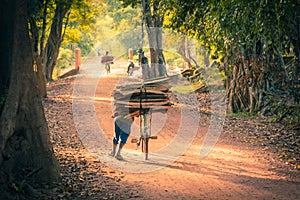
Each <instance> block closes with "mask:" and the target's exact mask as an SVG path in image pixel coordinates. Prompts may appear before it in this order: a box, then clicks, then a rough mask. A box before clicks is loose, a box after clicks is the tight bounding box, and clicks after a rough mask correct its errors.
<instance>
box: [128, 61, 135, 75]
mask: <svg viewBox="0 0 300 200" xmlns="http://www.w3.org/2000/svg"><path fill="white" fill-rule="evenodd" d="M129 62H130V63H129V65H128V68H127V74H128V75H129V76H132V73H133V69H134V63H133V61H132V60H130V61H129Z"/></svg>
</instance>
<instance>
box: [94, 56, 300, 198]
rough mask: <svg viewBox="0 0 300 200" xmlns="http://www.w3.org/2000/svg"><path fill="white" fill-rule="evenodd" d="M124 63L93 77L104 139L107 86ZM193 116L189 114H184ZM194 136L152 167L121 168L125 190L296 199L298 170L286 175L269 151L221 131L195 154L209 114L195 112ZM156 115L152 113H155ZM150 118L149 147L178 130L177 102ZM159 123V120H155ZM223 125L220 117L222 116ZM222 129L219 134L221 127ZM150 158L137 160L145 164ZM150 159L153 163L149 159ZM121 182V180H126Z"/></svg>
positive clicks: (130, 147) (129, 147)
mask: <svg viewBox="0 0 300 200" xmlns="http://www.w3.org/2000/svg"><path fill="white" fill-rule="evenodd" d="M124 66H125V64H124V63H118V62H116V63H115V64H114V65H113V66H112V70H111V74H109V75H103V76H101V78H100V79H98V82H97V87H96V88H95V112H96V115H97V118H98V123H99V126H100V127H101V129H102V131H103V133H104V134H105V135H106V136H107V137H108V139H109V141H110V140H111V138H112V135H113V118H112V117H111V115H112V110H113V105H112V96H111V95H112V91H113V89H114V88H115V86H116V84H118V83H119V80H120V77H122V76H126V74H125V70H126V69H125V68H124ZM188 117H189V118H190V120H191V121H192V120H194V118H195V116H192V115H191V116H188ZM201 117H202V118H201V120H200V122H199V126H198V127H194V126H191V127H189V126H188V125H187V127H188V128H190V131H191V132H193V131H195V129H196V136H195V137H194V140H193V142H192V144H191V145H190V148H189V149H188V150H187V151H186V152H185V153H183V154H181V155H180V156H178V158H177V159H176V160H175V161H174V162H172V163H170V164H168V165H166V166H163V167H161V168H160V169H158V170H154V171H150V172H141V173H131V172H126V171H125V172H124V173H123V177H122V182H123V183H124V185H125V186H124V188H123V189H125V190H127V189H128V190H137V191H138V193H139V195H136V196H135V195H132V196H129V197H128V198H135V199H299V197H300V192H299V191H300V184H299V173H297V172H296V176H293V177H289V176H288V175H287V173H286V168H285V166H284V165H282V164H280V163H277V162H275V161H274V160H273V157H274V155H273V154H272V153H270V152H268V151H263V150H262V148H257V147H254V146H250V145H248V144H245V143H241V142H238V141H235V140H234V139H233V138H232V137H230V135H228V133H230V126H227V128H226V126H224V127H225V128H224V131H223V133H222V134H221V136H220V137H219V139H218V142H217V144H216V145H215V146H214V148H213V150H212V151H211V152H210V153H209V154H208V155H207V156H206V157H205V158H201V159H200V158H199V152H200V148H201V145H202V142H203V138H204V136H205V134H206V132H207V128H208V125H209V123H210V122H209V118H207V117H205V116H201ZM155 118H156V119H155ZM153 120H157V122H159V121H160V120H163V122H164V123H163V124H164V126H163V127H159V129H160V131H158V133H157V134H158V139H157V140H151V141H150V151H151V153H155V152H156V151H157V150H159V149H161V148H163V147H164V146H165V145H168V144H169V143H170V141H172V139H173V138H174V137H175V136H176V133H177V131H178V126H177V125H176V123H177V122H180V120H181V114H180V111H179V110H178V108H176V107H174V108H173V109H171V110H169V111H168V114H164V115H158V116H153ZM157 124H159V123H157ZM225 125H226V121H225ZM137 127H138V123H137V122H135V124H134V127H133V133H132V135H131V137H130V138H129V140H130V139H131V138H133V137H135V136H136V134H137V132H138V128H137ZM225 132H226V133H227V134H224V133H225ZM125 148H126V151H131V152H134V153H136V154H138V153H139V152H140V151H141V150H140V149H136V147H135V144H130V143H127V144H126V147H125ZM151 153H150V159H149V160H150V161H148V162H147V161H142V160H141V162H145V163H146V165H148V164H149V163H150V162H151ZM126 155H127V154H126V153H125V155H124V157H125V161H117V160H113V161H110V162H116V163H118V165H124V166H125V165H126V166H130V162H131V160H130V159H129V158H126ZM152 164H153V163H152ZM126 185H127V186H126Z"/></svg>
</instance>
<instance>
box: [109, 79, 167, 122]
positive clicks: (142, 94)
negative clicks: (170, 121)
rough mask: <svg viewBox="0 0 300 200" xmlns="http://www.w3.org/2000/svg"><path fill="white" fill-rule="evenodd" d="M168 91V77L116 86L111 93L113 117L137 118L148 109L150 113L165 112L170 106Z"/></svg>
mask: <svg viewBox="0 0 300 200" xmlns="http://www.w3.org/2000/svg"><path fill="white" fill-rule="evenodd" d="M169 89H170V78H168V77H163V78H157V79H151V80H147V81H145V82H131V83H127V84H121V85H117V86H116V88H115V89H114V91H113V97H114V105H115V111H114V112H115V113H114V115H115V116H116V115H125V116H128V117H133V116H139V115H141V114H143V113H144V112H148V111H149V109H151V111H152V112H166V110H167V109H168V108H170V107H171V105H172V102H170V99H169V95H170V93H171V92H170V90H169Z"/></svg>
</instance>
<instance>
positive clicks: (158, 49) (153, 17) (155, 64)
mask: <svg viewBox="0 0 300 200" xmlns="http://www.w3.org/2000/svg"><path fill="white" fill-rule="evenodd" d="M144 3H145V4H144V5H143V12H144V15H145V20H146V30H147V34H148V40H149V45H150V56H151V77H159V76H164V75H166V62H165V58H164V55H163V49H162V25H163V20H164V18H163V16H160V14H159V13H158V5H159V1H157V0H156V1H154V2H152V4H151V2H150V0H145V2H144ZM151 6H152V8H151Z"/></svg>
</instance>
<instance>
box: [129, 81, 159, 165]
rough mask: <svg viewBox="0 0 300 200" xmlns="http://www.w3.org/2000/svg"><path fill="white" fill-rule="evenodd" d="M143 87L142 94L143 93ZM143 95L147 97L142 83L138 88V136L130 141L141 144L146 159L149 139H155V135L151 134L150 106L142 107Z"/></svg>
mask: <svg viewBox="0 0 300 200" xmlns="http://www.w3.org/2000/svg"><path fill="white" fill-rule="evenodd" d="M143 89H144V92H145V93H144V94H145V95H143ZM144 96H145V98H147V91H146V87H145V85H144V84H142V86H141V88H140V109H139V118H140V138H139V139H132V140H131V142H132V143H136V145H137V147H139V146H140V145H142V152H143V153H144V154H145V160H148V154H149V140H150V139H157V136H151V118H152V111H151V108H143V106H142V99H143V97H144Z"/></svg>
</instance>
